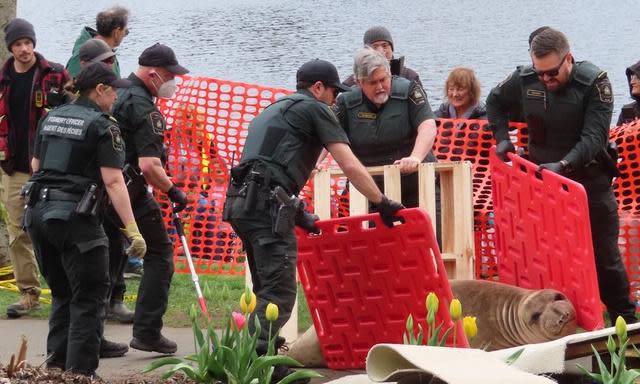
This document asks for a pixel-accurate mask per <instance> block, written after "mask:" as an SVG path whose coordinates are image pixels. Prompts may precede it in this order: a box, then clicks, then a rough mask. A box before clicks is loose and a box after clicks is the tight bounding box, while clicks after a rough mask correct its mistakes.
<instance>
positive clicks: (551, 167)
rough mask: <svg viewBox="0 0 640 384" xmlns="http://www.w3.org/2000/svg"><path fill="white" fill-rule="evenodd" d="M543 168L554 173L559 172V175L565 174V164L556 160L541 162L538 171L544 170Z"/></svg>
mask: <svg viewBox="0 0 640 384" xmlns="http://www.w3.org/2000/svg"><path fill="white" fill-rule="evenodd" d="M543 169H546V170H548V171H551V172H553V173H557V174H558V175H562V174H564V164H562V163H561V162H559V161H556V162H555V163H544V164H540V166H539V167H538V172H542V170H543Z"/></svg>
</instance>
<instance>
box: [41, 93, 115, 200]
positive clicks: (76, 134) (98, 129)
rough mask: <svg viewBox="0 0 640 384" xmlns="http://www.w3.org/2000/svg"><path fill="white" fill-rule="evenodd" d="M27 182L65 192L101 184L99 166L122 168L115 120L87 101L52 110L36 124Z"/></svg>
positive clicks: (80, 99) (74, 191) (83, 189)
mask: <svg viewBox="0 0 640 384" xmlns="http://www.w3.org/2000/svg"><path fill="white" fill-rule="evenodd" d="M33 156H34V157H35V158H36V159H38V160H39V161H40V169H39V170H38V172H36V173H34V175H33V176H32V178H31V180H33V181H37V182H39V183H42V184H43V185H47V186H50V187H54V188H58V189H60V190H63V191H65V192H69V193H82V192H84V191H85V189H86V188H87V187H88V186H89V184H92V183H94V184H97V185H102V184H103V183H102V175H101V173H100V167H108V168H122V166H123V164H124V142H123V140H122V137H121V135H120V128H118V124H117V123H116V120H115V119H114V118H113V117H111V116H110V115H109V114H106V113H104V112H102V111H101V110H100V109H99V108H98V106H97V105H96V104H95V103H94V102H93V101H91V100H90V99H88V98H84V97H80V98H79V99H78V100H77V101H76V102H75V103H72V104H65V105H63V106H61V107H58V108H55V109H53V110H51V111H50V112H49V114H48V115H47V116H46V117H45V118H44V119H42V120H41V121H40V125H39V126H38V136H37V137H36V142H35V150H34V155H33Z"/></svg>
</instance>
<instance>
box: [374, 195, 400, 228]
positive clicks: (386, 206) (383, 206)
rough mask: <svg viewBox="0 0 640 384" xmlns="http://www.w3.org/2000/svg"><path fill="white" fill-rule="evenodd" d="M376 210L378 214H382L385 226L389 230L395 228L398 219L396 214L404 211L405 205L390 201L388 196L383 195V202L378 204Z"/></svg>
mask: <svg viewBox="0 0 640 384" xmlns="http://www.w3.org/2000/svg"><path fill="white" fill-rule="evenodd" d="M376 208H377V209H378V213H380V218H381V219H382V222H383V223H384V225H386V226H387V227H389V228H393V220H394V219H397V217H396V216H394V214H395V213H396V212H398V211H399V210H401V209H404V205H402V204H400V203H398V202H397V201H393V200H389V198H388V197H387V196H385V195H382V201H380V202H379V203H378V204H376Z"/></svg>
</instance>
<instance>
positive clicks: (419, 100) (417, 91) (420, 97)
mask: <svg viewBox="0 0 640 384" xmlns="http://www.w3.org/2000/svg"><path fill="white" fill-rule="evenodd" d="M409 99H410V100H411V101H413V103H414V104H415V105H420V104H424V103H425V99H426V97H424V92H423V91H422V88H420V86H415V87H414V88H413V91H412V92H411V94H410V95H409Z"/></svg>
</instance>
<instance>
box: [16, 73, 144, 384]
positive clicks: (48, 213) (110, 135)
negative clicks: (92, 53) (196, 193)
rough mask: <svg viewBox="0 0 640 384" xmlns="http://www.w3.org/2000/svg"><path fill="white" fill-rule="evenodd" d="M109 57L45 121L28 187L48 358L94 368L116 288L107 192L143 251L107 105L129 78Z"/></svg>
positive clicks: (74, 367)
mask: <svg viewBox="0 0 640 384" xmlns="http://www.w3.org/2000/svg"><path fill="white" fill-rule="evenodd" d="M129 85H130V82H129V81H128V80H119V79H118V78H117V77H116V75H115V74H114V73H113V72H112V71H111V69H109V67H108V66H106V64H104V63H96V64H91V65H90V66H89V67H87V68H86V69H84V70H83V71H82V72H81V73H80V74H79V75H78V78H77V80H76V88H77V90H78V91H79V92H80V97H79V98H78V100H77V101H76V102H75V103H74V104H66V105H63V106H61V107H59V108H56V109H54V110H52V111H51V112H49V114H48V115H47V116H46V118H44V119H43V120H42V121H41V122H40V126H39V127H38V135H37V138H36V143H35V151H34V156H33V159H32V162H31V166H32V168H33V171H34V173H33V176H32V177H31V179H30V180H29V182H28V183H27V184H26V185H25V187H24V188H23V193H24V197H25V202H26V204H27V209H26V212H25V219H24V220H25V222H24V224H25V227H26V229H27V231H28V232H29V236H30V237H31V239H32V240H33V245H34V250H35V253H36V257H37V260H38V264H39V266H40V270H41V271H42V274H43V276H44V277H45V279H46V280H47V283H48V284H49V287H50V288H51V293H52V295H51V296H52V298H53V303H52V307H51V316H50V318H49V335H48V337H47V355H48V356H49V357H48V361H47V363H48V366H49V367H57V368H60V369H62V370H71V371H73V372H77V373H80V374H84V375H88V376H91V375H94V374H95V370H96V368H97V367H98V353H99V349H100V338H101V335H102V324H103V318H104V311H105V304H106V300H107V295H108V290H109V255H108V248H107V247H108V239H107V237H106V235H105V232H104V230H103V229H102V223H101V221H102V220H101V219H102V212H101V209H102V207H103V206H104V205H105V202H106V201H105V200H106V196H105V192H106V195H108V198H109V199H110V200H111V204H112V206H113V207H114V209H115V211H116V212H117V214H118V216H119V217H120V220H121V221H122V222H123V223H126V225H125V226H124V229H122V231H123V233H124V234H125V236H126V237H127V238H128V239H129V241H130V242H131V246H130V247H129V248H128V250H127V252H128V253H130V254H133V255H135V256H137V257H142V256H144V254H145V252H146V245H145V242H144V239H143V238H142V235H141V234H140V232H139V231H138V227H137V225H136V221H135V219H134V216H133V212H132V210H131V205H130V203H129V196H128V194H127V188H126V185H125V183H124V179H123V177H122V166H123V162H124V143H123V141H122V138H121V135H120V129H119V128H118V125H117V123H116V121H115V119H113V117H111V116H110V115H109V114H108V112H109V111H110V110H111V107H112V105H113V103H114V102H115V99H116V91H115V89H114V87H123V86H125V87H126V86H129Z"/></svg>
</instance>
